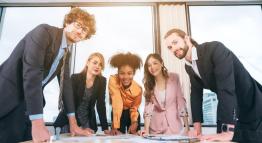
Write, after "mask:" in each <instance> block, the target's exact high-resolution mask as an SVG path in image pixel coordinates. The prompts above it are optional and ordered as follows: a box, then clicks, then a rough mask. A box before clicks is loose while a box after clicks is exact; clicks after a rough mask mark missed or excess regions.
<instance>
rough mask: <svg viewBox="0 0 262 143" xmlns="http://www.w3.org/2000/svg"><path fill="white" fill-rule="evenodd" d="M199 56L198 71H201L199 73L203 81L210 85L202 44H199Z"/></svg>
mask: <svg viewBox="0 0 262 143" xmlns="http://www.w3.org/2000/svg"><path fill="white" fill-rule="evenodd" d="M196 49H197V56H198V60H197V61H196V63H197V68H198V71H199V74H200V76H201V80H202V82H203V83H204V85H208V83H207V81H208V80H207V79H208V77H207V76H208V73H206V71H207V70H206V68H207V67H205V65H204V64H205V63H204V62H205V59H204V58H205V56H204V52H205V51H204V47H201V46H197V48H196Z"/></svg>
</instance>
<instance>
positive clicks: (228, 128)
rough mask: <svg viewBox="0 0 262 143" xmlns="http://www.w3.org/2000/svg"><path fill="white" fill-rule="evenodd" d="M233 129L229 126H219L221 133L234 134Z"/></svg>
mask: <svg viewBox="0 0 262 143" xmlns="http://www.w3.org/2000/svg"><path fill="white" fill-rule="evenodd" d="M234 129H235V128H234V127H230V125H229V124H222V125H221V130H222V132H234Z"/></svg>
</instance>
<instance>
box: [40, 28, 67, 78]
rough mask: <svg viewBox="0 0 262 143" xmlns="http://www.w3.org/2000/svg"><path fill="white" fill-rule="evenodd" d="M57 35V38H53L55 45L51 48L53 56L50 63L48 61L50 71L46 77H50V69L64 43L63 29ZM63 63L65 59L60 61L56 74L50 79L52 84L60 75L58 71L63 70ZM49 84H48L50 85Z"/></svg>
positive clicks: (58, 30)
mask: <svg viewBox="0 0 262 143" xmlns="http://www.w3.org/2000/svg"><path fill="white" fill-rule="evenodd" d="M54 32H56V33H57V34H55V36H54V37H53V41H54V42H53V44H52V47H50V48H51V49H52V52H51V54H50V55H51V56H50V57H49V61H48V65H49V66H48V71H47V74H46V75H45V76H47V75H48V73H49V71H50V69H51V66H52V64H53V62H54V60H55V58H56V56H57V55H58V52H59V48H60V45H61V42H62V35H63V30H62V29H57V30H56V31H54ZM68 55H69V53H68V54H67V56H68ZM62 63H63V58H61V59H60V61H59V64H58V66H57V68H56V70H55V72H54V73H53V74H52V76H51V77H50V79H49V80H48V82H50V81H51V80H52V79H53V78H54V77H55V76H56V75H57V73H58V71H60V69H61V66H62ZM48 82H47V83H48Z"/></svg>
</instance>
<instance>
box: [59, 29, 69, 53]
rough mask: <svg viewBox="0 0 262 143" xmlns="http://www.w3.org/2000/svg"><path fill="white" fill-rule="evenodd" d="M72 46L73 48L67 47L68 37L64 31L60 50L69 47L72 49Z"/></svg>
mask: <svg viewBox="0 0 262 143" xmlns="http://www.w3.org/2000/svg"><path fill="white" fill-rule="evenodd" d="M70 46H71V45H67V42H66V36H65V31H63V35H62V42H61V46H60V48H61V49H66V48H68V47H70Z"/></svg>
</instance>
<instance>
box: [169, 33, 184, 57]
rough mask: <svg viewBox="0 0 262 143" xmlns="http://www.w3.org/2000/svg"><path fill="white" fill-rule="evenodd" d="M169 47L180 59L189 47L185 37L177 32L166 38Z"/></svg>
mask: <svg viewBox="0 0 262 143" xmlns="http://www.w3.org/2000/svg"><path fill="white" fill-rule="evenodd" d="M165 43H166V46H167V48H168V49H169V50H170V51H171V52H172V53H173V54H174V55H175V56H176V57H177V58H179V59H183V58H184V57H185V56H186V54H187V52H188V49H189V46H188V45H187V43H186V41H185V39H184V38H182V37H180V36H178V35H177V34H176V33H173V34H171V35H170V36H168V37H167V38H166V39H165Z"/></svg>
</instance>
